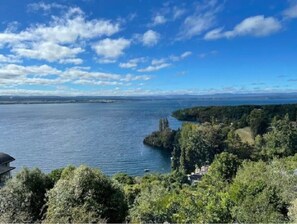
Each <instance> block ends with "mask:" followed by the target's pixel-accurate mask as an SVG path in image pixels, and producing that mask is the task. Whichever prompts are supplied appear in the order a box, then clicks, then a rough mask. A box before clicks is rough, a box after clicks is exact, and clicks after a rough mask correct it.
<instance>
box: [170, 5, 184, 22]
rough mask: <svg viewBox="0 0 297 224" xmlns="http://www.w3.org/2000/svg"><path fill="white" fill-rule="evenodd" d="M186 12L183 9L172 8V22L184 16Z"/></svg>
mask: <svg viewBox="0 0 297 224" xmlns="http://www.w3.org/2000/svg"><path fill="white" fill-rule="evenodd" d="M185 12H186V10H185V9H181V8H179V7H174V8H173V20H176V19H178V18H180V17H181V16H182V15H184V14H185Z"/></svg>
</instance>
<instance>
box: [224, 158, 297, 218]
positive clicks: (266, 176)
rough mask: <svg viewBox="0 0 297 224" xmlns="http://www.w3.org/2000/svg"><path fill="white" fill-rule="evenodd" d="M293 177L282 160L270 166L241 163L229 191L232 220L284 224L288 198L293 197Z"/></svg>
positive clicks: (286, 215)
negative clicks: (231, 203) (282, 223)
mask: <svg viewBox="0 0 297 224" xmlns="http://www.w3.org/2000/svg"><path fill="white" fill-rule="evenodd" d="M296 166H297V163H295V167H296ZM296 178H297V177H296V176H295V175H294V174H293V173H292V172H291V171H290V170H289V169H288V166H287V165H286V164H285V162H284V161H273V163H271V164H266V163H264V162H244V163H243V167H242V168H241V169H239V170H238V172H237V175H236V177H235V178H234V180H233V183H232V185H231V187H230V191H229V192H230V197H231V199H232V202H233V204H234V206H233V208H232V216H233V218H234V221H235V222H239V223H244V222H248V223H268V222H278V223H279V222H285V221H288V207H289V204H290V201H291V199H292V198H294V197H296V192H295V186H296V184H297V182H296V181H297V180H296Z"/></svg>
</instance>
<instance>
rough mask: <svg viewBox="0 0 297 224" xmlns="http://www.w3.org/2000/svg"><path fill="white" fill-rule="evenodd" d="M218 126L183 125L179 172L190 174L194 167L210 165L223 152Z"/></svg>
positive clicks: (221, 137)
mask: <svg viewBox="0 0 297 224" xmlns="http://www.w3.org/2000/svg"><path fill="white" fill-rule="evenodd" d="M221 130H222V129H221V127H220V126H214V125H209V124H206V125H196V124H189V123H188V124H185V125H183V127H182V129H181V134H180V139H179V144H180V150H181V151H180V170H181V171H184V172H185V173H190V172H193V171H194V170H195V167H196V166H198V167H201V166H203V165H208V164H210V163H211V162H212V161H213V159H214V156H215V155H216V154H218V153H220V152H222V151H223V143H224V141H223V139H224V136H223V135H222V133H221Z"/></svg>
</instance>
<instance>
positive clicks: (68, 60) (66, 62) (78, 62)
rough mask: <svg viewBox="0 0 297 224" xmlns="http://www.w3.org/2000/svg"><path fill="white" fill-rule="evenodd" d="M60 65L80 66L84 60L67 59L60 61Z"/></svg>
mask: <svg viewBox="0 0 297 224" xmlns="http://www.w3.org/2000/svg"><path fill="white" fill-rule="evenodd" d="M59 63H61V64H75V65H80V64H82V63H83V60H82V59H81V58H66V59H60V60H59Z"/></svg>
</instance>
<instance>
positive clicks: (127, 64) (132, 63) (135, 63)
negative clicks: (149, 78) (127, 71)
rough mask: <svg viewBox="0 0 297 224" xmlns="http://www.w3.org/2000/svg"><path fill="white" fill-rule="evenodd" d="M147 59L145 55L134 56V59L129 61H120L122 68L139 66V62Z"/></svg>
mask: <svg viewBox="0 0 297 224" xmlns="http://www.w3.org/2000/svg"><path fill="white" fill-rule="evenodd" d="M145 61H146V58H145V57H140V58H133V59H130V60H129V61H128V62H125V63H120V64H119V66H120V67H121V68H135V67H137V66H138V64H139V63H142V62H145Z"/></svg>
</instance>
